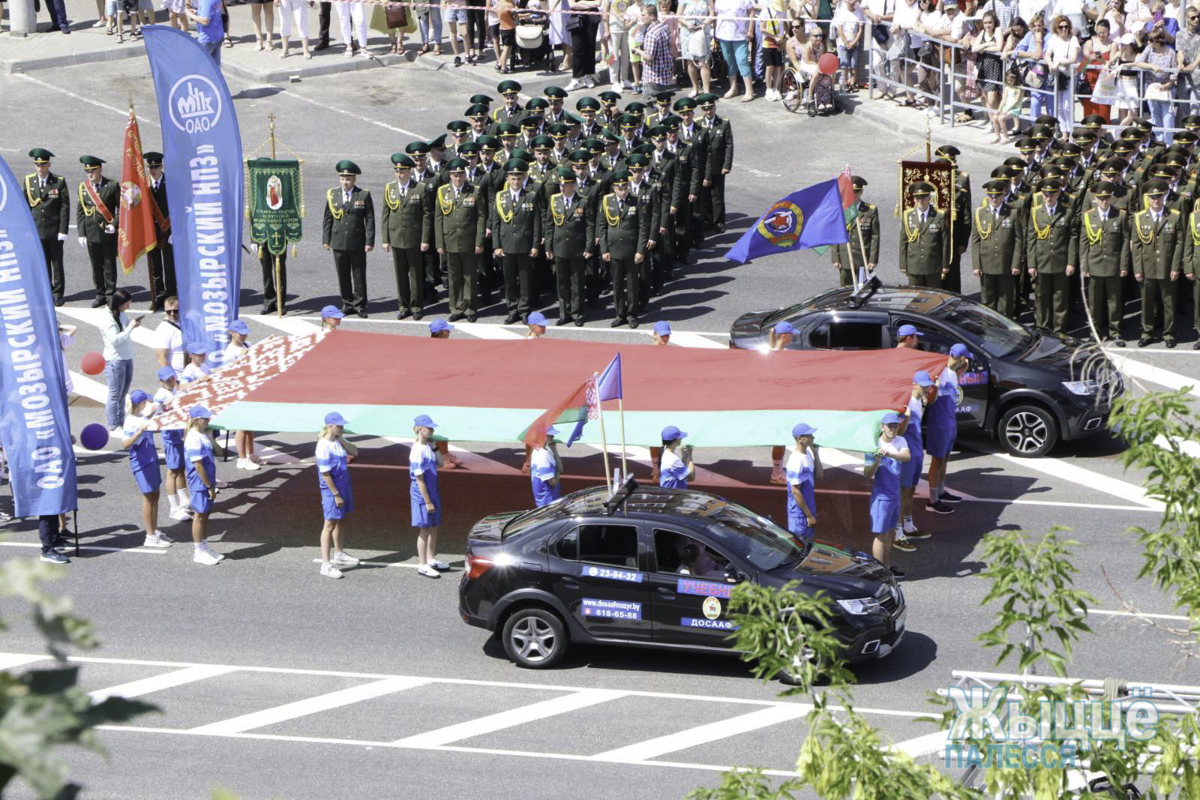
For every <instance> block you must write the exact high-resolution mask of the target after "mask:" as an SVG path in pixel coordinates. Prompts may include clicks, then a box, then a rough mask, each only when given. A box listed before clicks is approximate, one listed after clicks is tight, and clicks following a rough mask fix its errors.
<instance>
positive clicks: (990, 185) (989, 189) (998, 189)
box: [983, 181, 1008, 197]
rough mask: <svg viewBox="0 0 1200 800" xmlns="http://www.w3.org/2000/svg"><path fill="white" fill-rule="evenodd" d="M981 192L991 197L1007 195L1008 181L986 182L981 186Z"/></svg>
mask: <svg viewBox="0 0 1200 800" xmlns="http://www.w3.org/2000/svg"><path fill="white" fill-rule="evenodd" d="M983 191H984V192H986V193H987V194H990V195H992V196H993V197H994V196H996V195H1001V194H1008V181H988V182H987V183H985V184H984V185H983Z"/></svg>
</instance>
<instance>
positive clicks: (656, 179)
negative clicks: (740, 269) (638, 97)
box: [648, 125, 686, 294]
mask: <svg viewBox="0 0 1200 800" xmlns="http://www.w3.org/2000/svg"><path fill="white" fill-rule="evenodd" d="M659 136H662V137H664V138H663V139H661V141H660V140H659V138H658V137H659ZM650 137H651V139H652V140H654V141H655V145H654V148H655V149H654V150H653V152H652V153H650V154H648V155H649V164H650V170H651V172H650V178H651V181H652V182H653V183H654V185H655V186H656V187H657V188H658V197H657V201H658V210H659V211H658V221H657V222H655V223H653V225H655V226H656V227H655V228H654V231H652V232H653V233H654V239H655V240H656V241H657V242H658V245H657V247H655V249H654V252H653V253H651V254H650V255H651V262H652V264H651V266H652V274H651V284H652V290H653V292H654V293H655V294H657V293H658V292H660V291H661V290H662V287H663V284H665V283H666V282H667V281H668V280H670V279H671V276H672V275H673V274H674V267H675V241H676V232H677V229H678V226H679V224H680V221H679V218H678V214H677V212H678V208H679V203H680V202H682V198H681V195H682V193H683V185H682V183H681V182H680V181H678V180H677V179H676V176H677V175H678V169H679V159H677V158H675V156H673V155H671V153H670V152H669V151H667V150H666V149H665V142H666V139H665V137H666V128H664V127H662V126H661V125H660V126H656V127H654V128H651V129H650ZM660 144H661V145H663V149H661V150H659V149H657V148H658V147H659V146H660ZM672 209H675V210H676V213H672ZM684 224H686V223H684Z"/></svg>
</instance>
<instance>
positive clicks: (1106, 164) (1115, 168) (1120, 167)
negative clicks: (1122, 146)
mask: <svg viewBox="0 0 1200 800" xmlns="http://www.w3.org/2000/svg"><path fill="white" fill-rule="evenodd" d="M1128 168H1129V162H1128V161H1126V160H1125V159H1123V158H1108V159H1105V160H1104V161H1101V162H1100V174H1101V175H1117V174H1119V173H1122V172H1124V171H1125V170H1127V169H1128Z"/></svg>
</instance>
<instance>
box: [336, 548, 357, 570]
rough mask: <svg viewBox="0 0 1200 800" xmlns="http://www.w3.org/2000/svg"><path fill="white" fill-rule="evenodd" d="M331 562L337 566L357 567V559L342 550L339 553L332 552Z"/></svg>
mask: <svg viewBox="0 0 1200 800" xmlns="http://www.w3.org/2000/svg"><path fill="white" fill-rule="evenodd" d="M331 563H334V564H337V565H338V566H339V567H357V566H358V559H357V558H355V557H354V556H352V555H348V554H347V553H346V552H345V551H343V552H341V553H334V554H333V558H332V559H331Z"/></svg>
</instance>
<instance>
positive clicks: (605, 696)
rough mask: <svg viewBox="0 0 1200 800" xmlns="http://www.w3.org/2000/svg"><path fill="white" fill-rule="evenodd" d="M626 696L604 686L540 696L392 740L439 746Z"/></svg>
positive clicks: (401, 743) (395, 743)
mask: <svg viewBox="0 0 1200 800" xmlns="http://www.w3.org/2000/svg"><path fill="white" fill-rule="evenodd" d="M625 696H626V695H625V693H624V692H618V691H611V690H607V689H589V690H588V691H585V692H575V693H573V694H566V695H562V696H561V697H555V698H553V699H550V700H543V701H542V702H540V703H532V704H530V705H527V706H521V707H520V708H514V709H510V710H509V711H501V712H500V713H498V714H491V715H489V716H486V717H480V718H479V719H473V720H469V721H467V722H461V723H459V724H457V725H447V726H446V727H444V728H438V729H437V730H433V731H428V732H426V733H418V734H417V735H415V736H407V737H405V738H403V739H398V740H396V741H395V742H393V743H392V744H393V745H395V746H399V747H440V746H442V745H446V744H450V743H451V742H457V741H459V740H460V739H470V738H472V737H475V736H483V735H485V734H489V733H495V732H496V731H502V730H504V729H506V728H514V727H516V726H517V725H524V724H525V723H527V722H536V721H537V720H542V719H547V718H549V717H554V716H557V715H559V714H565V713H567V712H569V711H578V710H579V709H581V708H588V707H590V706H594V705H599V704H600V703H607V702H609V701H610V700H616V699H617V698H619V697H625Z"/></svg>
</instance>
